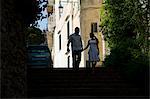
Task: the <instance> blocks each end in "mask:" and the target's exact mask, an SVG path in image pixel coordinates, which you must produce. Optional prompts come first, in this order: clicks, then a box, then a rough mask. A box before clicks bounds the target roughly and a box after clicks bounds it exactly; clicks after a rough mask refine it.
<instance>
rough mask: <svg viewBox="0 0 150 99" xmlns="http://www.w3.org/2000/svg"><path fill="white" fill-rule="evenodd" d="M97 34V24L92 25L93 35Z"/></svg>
mask: <svg viewBox="0 0 150 99" xmlns="http://www.w3.org/2000/svg"><path fill="white" fill-rule="evenodd" d="M93 32H97V23H91V33H93Z"/></svg>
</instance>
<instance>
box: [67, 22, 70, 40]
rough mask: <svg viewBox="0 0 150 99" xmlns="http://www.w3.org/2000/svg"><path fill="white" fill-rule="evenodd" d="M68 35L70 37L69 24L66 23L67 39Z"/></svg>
mask: <svg viewBox="0 0 150 99" xmlns="http://www.w3.org/2000/svg"><path fill="white" fill-rule="evenodd" d="M69 35H70V22H69V21H68V23H67V38H68V39H69Z"/></svg>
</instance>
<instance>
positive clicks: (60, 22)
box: [53, 0, 84, 68]
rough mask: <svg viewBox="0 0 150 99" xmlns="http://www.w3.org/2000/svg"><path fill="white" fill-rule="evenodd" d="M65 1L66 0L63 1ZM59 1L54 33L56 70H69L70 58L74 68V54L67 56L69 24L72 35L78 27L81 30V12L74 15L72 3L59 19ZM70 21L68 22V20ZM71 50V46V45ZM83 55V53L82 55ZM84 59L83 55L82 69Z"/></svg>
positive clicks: (56, 6) (56, 9)
mask: <svg viewBox="0 0 150 99" xmlns="http://www.w3.org/2000/svg"><path fill="white" fill-rule="evenodd" d="M63 1H64V0H63ZM58 7H59V0H55V14H56V28H55V32H54V49H53V50H54V66H53V67H54V68H68V56H70V67H71V68H72V55H71V54H72V52H70V53H69V54H68V55H65V53H66V51H67V41H68V38H67V22H68V21H69V22H70V34H72V33H74V28H75V27H76V26H78V27H79V28H80V10H79V11H78V13H76V14H73V15H74V16H73V17H72V13H73V12H72V11H73V6H72V3H71V2H70V3H68V4H67V3H66V4H65V5H64V6H63V7H64V8H63V13H62V16H61V17H60V18H59V9H58ZM67 17H68V19H67V20H66V18H67ZM59 35H61V50H59ZM70 49H71V45H70ZM82 54H83V53H82ZM83 61H84V59H83V55H82V59H81V63H80V67H83V66H84V65H83V64H84V62H83Z"/></svg>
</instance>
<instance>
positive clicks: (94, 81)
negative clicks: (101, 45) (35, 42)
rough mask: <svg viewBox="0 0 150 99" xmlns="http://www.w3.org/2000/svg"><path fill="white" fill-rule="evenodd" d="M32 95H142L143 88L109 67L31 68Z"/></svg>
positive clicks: (29, 75) (29, 91)
mask: <svg viewBox="0 0 150 99" xmlns="http://www.w3.org/2000/svg"><path fill="white" fill-rule="evenodd" d="M27 81H28V82H27V84H28V97H48V96H142V93H141V91H140V89H139V88H138V87H137V86H136V85H135V84H132V83H130V82H128V81H126V80H124V79H122V78H121V77H120V76H119V75H118V74H117V71H114V70H112V69H109V68H104V67H103V68H96V69H95V70H93V71H92V70H89V69H85V68H80V69H79V71H73V70H72V69H53V70H50V69H49V68H30V69H28V73H27Z"/></svg>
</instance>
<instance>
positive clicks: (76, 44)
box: [67, 27, 83, 70]
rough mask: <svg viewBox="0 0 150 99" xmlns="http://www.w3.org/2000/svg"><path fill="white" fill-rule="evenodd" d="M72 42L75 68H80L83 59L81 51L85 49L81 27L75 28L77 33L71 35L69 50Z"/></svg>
mask: <svg viewBox="0 0 150 99" xmlns="http://www.w3.org/2000/svg"><path fill="white" fill-rule="evenodd" d="M70 43H71V49H72V60H73V68H74V69H75V70H77V69H79V64H80V61H81V51H82V50H83V46H82V41H81V36H80V35H79V28H78V27H76V28H75V33H73V34H72V35H70V36H69V40H68V44H67V51H68V52H69V51H70V49H69V44H70Z"/></svg>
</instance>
